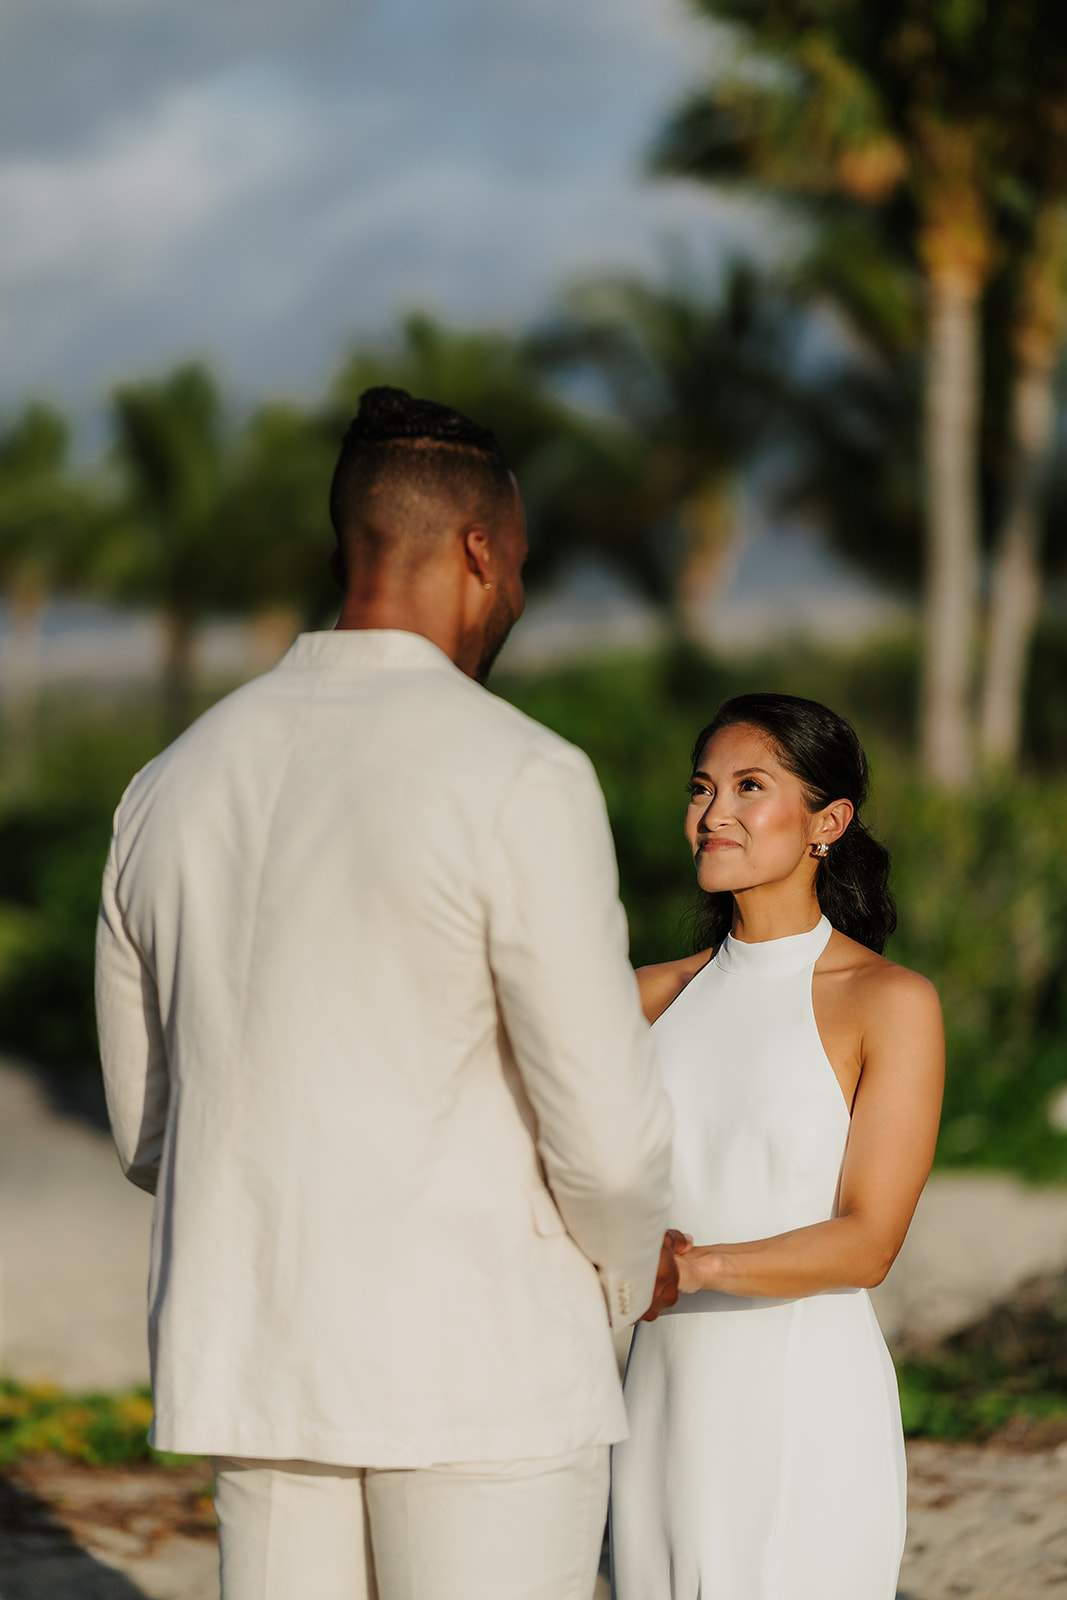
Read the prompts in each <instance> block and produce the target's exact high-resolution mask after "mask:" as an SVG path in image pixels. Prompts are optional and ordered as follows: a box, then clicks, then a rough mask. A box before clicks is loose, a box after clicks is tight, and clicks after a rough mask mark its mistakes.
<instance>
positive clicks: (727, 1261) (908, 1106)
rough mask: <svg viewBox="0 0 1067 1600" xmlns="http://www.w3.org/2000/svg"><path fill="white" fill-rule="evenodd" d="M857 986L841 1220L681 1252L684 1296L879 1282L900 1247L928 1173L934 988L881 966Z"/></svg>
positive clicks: (936, 1020) (939, 1045)
mask: <svg viewBox="0 0 1067 1600" xmlns="http://www.w3.org/2000/svg"><path fill="white" fill-rule="evenodd" d="M857 982H862V983H863V993H862V996H861V1004H862V1015H863V1018H864V1029H863V1038H862V1041H861V1055H862V1062H863V1065H862V1070H861V1073H860V1080H859V1086H858V1088H857V1090H856V1099H855V1104H854V1107H853V1112H852V1129H851V1132H850V1134H849V1140H848V1150H847V1153H846V1156H845V1164H844V1170H843V1173H842V1180H841V1196H840V1210H839V1215H838V1216H836V1217H834V1218H832V1219H831V1220H829V1221H827V1222H818V1223H815V1224H813V1225H812V1226H810V1227H806V1228H796V1229H794V1230H793V1231H792V1232H790V1233H781V1234H777V1235H775V1236H774V1237H773V1238H769V1239H754V1240H751V1241H749V1242H748V1243H745V1244H720V1245H703V1246H700V1245H698V1246H695V1247H693V1248H692V1249H690V1250H687V1251H686V1252H685V1253H684V1254H682V1255H681V1256H680V1259H679V1269H680V1286H681V1290H682V1293H683V1294H692V1293H693V1292H694V1291H696V1290H698V1289H718V1290H721V1291H722V1292H723V1293H725V1294H736V1295H755V1296H767V1297H771V1298H778V1297H781V1298H792V1297H794V1296H797V1295H806V1294H818V1293H819V1292H820V1291H821V1290H824V1289H838V1288H872V1287H874V1285H875V1284H879V1283H881V1281H882V1279H883V1278H884V1277H885V1275H886V1273H887V1272H888V1271H889V1268H890V1267H891V1266H892V1264H893V1261H894V1259H895V1257H896V1254H897V1251H898V1250H899V1249H900V1247H901V1245H902V1244H903V1242H904V1236H905V1234H906V1233H907V1231H908V1225H909V1223H910V1222H911V1218H912V1214H913V1212H914V1210H915V1206H916V1204H917V1202H918V1199H919V1195H920V1194H921V1193H922V1188H923V1184H924V1183H925V1182H926V1179H927V1177H928V1175H929V1172H930V1166H931V1163H932V1161H933V1158H934V1146H935V1144H936V1141H937V1128H938V1122H939V1119H940V1115H941V1093H942V1087H943V1083H944V1033H943V1028H942V1023H941V1007H940V1004H939V1002H938V998H937V993H936V991H935V990H934V988H933V986H932V984H930V983H928V982H927V981H926V979H925V978H921V977H920V976H919V975H918V974H917V973H914V972H908V971H907V970H906V969H905V968H903V967H895V966H893V965H891V964H890V963H888V962H886V963H885V964H884V965H883V964H881V963H879V966H878V968H877V969H876V970H875V971H873V972H867V973H865V974H864V975H863V977H862V979H857Z"/></svg>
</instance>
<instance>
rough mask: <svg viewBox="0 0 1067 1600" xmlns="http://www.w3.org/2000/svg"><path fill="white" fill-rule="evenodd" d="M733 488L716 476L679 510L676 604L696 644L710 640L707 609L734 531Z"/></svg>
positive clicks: (687, 633) (680, 619)
mask: <svg viewBox="0 0 1067 1600" xmlns="http://www.w3.org/2000/svg"><path fill="white" fill-rule="evenodd" d="M731 491H732V485H731V484H730V482H729V481H728V480H726V479H723V478H720V477H715V478H713V479H711V480H710V481H709V482H707V483H704V484H702V485H701V486H700V487H699V488H698V489H696V490H694V492H693V493H692V494H689V495H687V496H686V498H685V500H684V501H683V502H682V505H681V509H680V512H679V520H680V522H681V524H682V532H683V534H684V536H685V555H684V557H683V561H682V570H681V572H680V574H679V577H678V583H677V588H676V600H675V605H676V611H677V617H678V623H679V625H680V628H681V631H682V633H683V634H684V636H685V637H686V638H687V639H691V640H692V641H693V642H694V643H695V644H702V645H706V644H707V643H708V633H709V621H708V609H709V605H710V602H711V598H712V595H713V594H714V593H715V589H716V587H717V585H718V583H719V581H720V579H721V578H722V575H723V572H724V570H725V567H726V559H727V556H728V555H729V552H730V546H731V543H732V540H733V535H734V532H735V527H736V520H737V519H736V515H735V507H734V500H733V494H732V492H731Z"/></svg>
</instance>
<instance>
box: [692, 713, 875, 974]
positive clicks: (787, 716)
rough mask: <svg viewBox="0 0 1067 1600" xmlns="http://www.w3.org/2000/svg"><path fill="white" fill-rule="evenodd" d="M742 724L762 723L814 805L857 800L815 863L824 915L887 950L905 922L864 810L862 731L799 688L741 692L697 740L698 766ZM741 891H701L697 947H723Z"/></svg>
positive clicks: (869, 943) (866, 781)
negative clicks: (722, 735)
mask: <svg viewBox="0 0 1067 1600" xmlns="http://www.w3.org/2000/svg"><path fill="white" fill-rule="evenodd" d="M738 723H744V724H745V725H746V726H748V727H752V728H758V729H759V731H760V732H761V733H762V734H765V735H766V737H767V738H768V740H769V741H770V743H771V744H772V745H773V746H774V750H775V753H776V755H777V757H778V759H779V761H780V762H781V763H782V766H783V767H785V769H786V771H787V772H791V773H793V775H794V777H797V778H799V779H800V781H801V783H802V784H803V786H804V792H805V797H806V799H807V802H808V804H809V806H810V807H811V809H812V811H821V810H822V808H823V807H824V806H828V805H831V804H832V803H833V802H834V801H835V800H851V801H852V804H853V806H854V807H855V808H856V814H855V815H854V816H853V818H852V821H851V822H850V823H849V825H848V828H847V829H846V830H845V832H844V833H843V834H842V835H841V837H840V839H838V840H836V841H835V842H834V843H833V844H832V845H831V846H830V853H829V855H828V856H826V857H825V858H824V859H823V860H822V861H820V862H819V865H818V867H817V868H816V869H815V893H816V894H817V896H818V899H819V906H820V908H821V910H822V912H823V915H824V916H825V917H826V918H827V919H828V921H829V922H831V923H832V924H833V926H834V927H835V928H837V929H839V930H840V932H841V933H844V934H847V935H848V937H849V938H850V939H855V940H856V941H857V942H858V943H859V944H865V945H866V946H867V948H868V949H869V950H875V951H877V952H878V954H879V955H881V953H882V951H883V950H884V949H885V947H886V944H887V942H888V940H889V936H890V934H891V933H892V932H893V929H894V928H895V927H896V925H897V908H896V904H895V902H894V900H893V896H892V895H891V894H890V892H889V851H888V850H887V849H886V847H885V845H883V844H879V842H878V840H877V839H875V838H874V837H873V835H872V834H870V833H868V831H867V829H866V828H865V827H864V825H863V823H862V822H861V821H860V817H859V812H860V809H861V807H862V806H863V803H864V801H865V800H866V798H867V790H868V786H869V778H868V771H867V757H866V756H865V755H864V753H863V746H862V745H861V744H860V742H859V739H858V738H857V737H856V732H855V729H854V728H853V727H852V725H851V724H850V723H848V722H846V721H845V719H844V717H839V716H838V715H837V712H836V711H831V710H830V709H829V707H828V706H823V705H820V704H819V702H818V701H817V700H801V699H798V697H797V696H796V695H791V694H739V695H735V696H734V698H733V699H732V700H727V701H726V702H725V703H724V704H723V705H721V706H720V707H719V709H718V711H716V713H715V715H714V717H713V718H712V720H711V721H710V722H709V723H708V725H707V727H706V728H702V729H701V731H700V733H699V734H698V736H697V741H696V744H695V745H694V746H693V758H692V766H693V770H694V772H695V771H696V769H697V767H698V766H699V763H700V758H701V756H702V755H703V754H704V751H705V749H706V748H707V744H708V740H709V739H711V738H713V737H714V735H715V734H717V733H718V732H719V730H720V729H722V728H732V727H735V726H736V725H737V724H738ZM733 914H734V902H733V895H732V894H730V893H729V892H727V891H723V892H721V893H718V894H708V893H707V892H706V891H704V890H701V891H700V892H699V903H698V905H697V909H696V914H695V916H694V918H693V931H694V934H695V937H696V941H697V943H696V949H698V950H706V949H707V948H708V946H709V945H715V946H718V945H720V944H721V943H722V941H723V939H724V938H725V937H726V935H727V934H728V933H729V931H730V927H731V925H732V922H733Z"/></svg>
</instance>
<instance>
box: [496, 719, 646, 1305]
mask: <svg viewBox="0 0 1067 1600" xmlns="http://www.w3.org/2000/svg"><path fill="white" fill-rule="evenodd" d="M488 877H489V900H490V905H489V958H490V963H491V966H492V970H493V975H494V980H495V983H496V989H497V997H498V1002H499V1005H500V1009H501V1012H502V1017H503V1021H504V1025H505V1027H506V1029H507V1033H508V1037H509V1040H510V1043H511V1048H512V1050H513V1052H514V1055H515V1060H516V1063H517V1066H518V1070H519V1073H520V1075H521V1077H522V1080H523V1085H524V1087H525V1090H526V1093H527V1095H528V1097H529V1099H530V1102H531V1104H532V1106H533V1109H534V1112H535V1113H536V1116H537V1124H538V1127H537V1141H538V1151H539V1154H540V1157H541V1160H542V1162H543V1163H544V1168H545V1172H546V1175H547V1177H548V1182H549V1185H550V1187H551V1189H552V1193H553V1196H554V1198H555V1201H556V1204H557V1206H558V1207H559V1210H560V1213H561V1215H562V1217H563V1220H564V1222H565V1223H566V1225H567V1228H568V1231H569V1232H570V1234H571V1236H572V1238H573V1239H574V1240H575V1241H576V1242H577V1244H578V1245H579V1246H580V1247H581V1249H582V1250H583V1251H584V1252H585V1254H586V1255H587V1256H588V1257H589V1258H590V1260H591V1261H592V1262H593V1263H594V1264H595V1266H596V1268H597V1271H598V1272H599V1274H600V1279H601V1283H602V1285H603V1289H604V1293H605V1297H606V1299H607V1304H608V1315H609V1318H610V1321H611V1325H612V1327H614V1328H619V1327H625V1326H626V1325H627V1324H629V1323H631V1322H633V1321H634V1320H635V1319H636V1318H637V1317H639V1316H641V1314H642V1313H643V1312H644V1311H645V1309H646V1308H647V1306H648V1304H649V1302H650V1301H651V1299H652V1290H653V1285H654V1282H655V1274H656V1265H657V1262H658V1259H659V1251H660V1245H661V1243H662V1239H663V1232H664V1229H665V1227H666V1226H667V1211H668V1207H669V1205H670V1201H671V1189H670V1137H671V1127H672V1123H671V1113H670V1108H669V1104H668V1101H667V1098H666V1094H665V1092H664V1090H663V1088H662V1085H661V1082H660V1078H659V1073H658V1070H657V1067H656V1063H655V1060H654V1057H653V1052H652V1042H651V1039H650V1037H649V1032H648V1028H647V1025H646V1023H645V1020H644V1017H643V1015H642V1013H641V1006H640V1000H639V996H638V990H637V984H636V981H635V979H634V975H633V972H632V970H631V968H630V964H629V959H628V937H627V928H626V918H625V914H624V912H623V909H622V907H621V905H620V904H619V899H618V877H617V870H616V865H615V853H614V848H613V845H612V840H611V832H610V829H609V827H608V819H607V814H606V811H605V807H604V800H603V796H602V795H601V792H600V787H599V785H598V783H597V780H596V777H595V775H594V773H593V769H592V766H591V764H590V762H589V761H588V760H587V758H586V757H585V756H584V755H582V754H581V753H580V752H579V751H577V750H574V749H572V748H571V747H569V746H567V745H562V744H561V745H560V746H558V747H556V748H551V747H550V748H549V749H548V750H547V751H545V750H540V751H537V752H536V753H535V754H534V755H532V756H531V757H530V758H528V759H527V761H526V762H525V764H524V765H523V767H522V769H521V770H520V772H519V774H518V777H517V779H516V781H515V782H514V784H513V785H512V788H511V790H510V792H509V794H508V797H507V799H506V801H505V803H504V806H503V808H502V811H501V814H500V815H499V817H498V819H497V826H496V830H495V834H494V837H493V840H492V855H491V861H490V871H489V874H488Z"/></svg>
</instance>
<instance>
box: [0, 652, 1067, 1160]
mask: <svg viewBox="0 0 1067 1600" xmlns="http://www.w3.org/2000/svg"><path fill="white" fill-rule="evenodd" d="M1043 649H1044V654H1043V655H1042V656H1041V659H1040V661H1039V667H1040V669H1041V671H1042V672H1043V673H1044V674H1045V675H1046V677H1048V675H1049V674H1050V673H1052V672H1053V666H1054V664H1055V659H1058V658H1055V657H1054V653H1051V646H1050V645H1048V644H1047V643H1046V645H1045V646H1044V647H1043ZM1050 662H1052V663H1053V665H1050V664H1049V663H1050ZM914 680H915V653H914V649H913V647H912V646H911V645H910V644H909V643H908V642H907V641H906V640H905V641H902V642H899V643H891V644H888V645H880V646H878V647H877V648H876V649H871V650H868V651H865V652H861V653H860V654H858V655H853V656H851V657H845V656H833V655H829V654H826V653H822V654H820V653H818V652H816V651H813V650H803V651H802V650H792V651H789V652H782V653H780V654H778V655H776V656H768V657H765V658H761V659H760V660H749V661H744V662H730V663H723V662H718V661H714V660H711V659H709V658H707V657H705V656H703V655H700V654H698V653H696V652H693V651H691V650H687V649H684V648H679V649H674V650H669V651H664V652H662V653H660V654H658V655H654V656H649V657H644V658H640V657H633V656H629V657H624V658H622V659H620V660H617V661H610V660H607V661H598V662H593V663H590V664H587V665H582V666H574V667H570V668H566V669H562V670H558V671H553V672H549V673H544V674H542V675H540V676H538V677H536V678H525V677H524V678H518V677H516V678H512V679H510V680H502V681H501V683H500V684H499V685H497V687H498V689H499V690H500V692H502V693H504V694H506V695H507V696H508V697H509V698H510V699H512V700H513V701H514V702H515V703H516V704H517V705H519V706H520V707H521V708H522V709H523V710H525V711H527V712H529V713H530V714H531V715H532V716H534V717H536V718H538V720H540V721H542V722H544V723H546V724H547V725H548V726H550V727H553V728H555V729H557V730H558V731H559V732H560V733H561V734H563V736H564V737H566V738H568V739H570V740H572V741H573V742H574V743H576V744H578V745H580V746H582V747H583V748H584V749H586V750H587V751H588V752H589V754H590V756H591V757H592V760H593V762H594V764H595V766H596V768H597V772H598V774H599V777H600V780H601V783H602V785H603V788H604V792H605V796H606V798H607V803H608V810H609V814H610V816H611V822H612V827H613V830H614V833H615V840H616V846H617V852H618V858H619V873H620V882H621V889H622V896H623V900H624V903H625V905H626V908H627V911H628V914H629V918H630V932H631V953H632V956H633V959H634V961H635V963H636V964H638V965H641V964H644V963H646V962H651V961H662V960H666V959H668V958H670V957H672V956H675V955H678V954H680V953H682V952H683V951H684V950H685V949H687V948H688V932H687V928H686V914H687V910H688V908H689V907H690V906H691V905H692V902H693V875H692V865H691V861H690V858H689V851H688V847H687V845H686V843H685V840H684V837H683V833H682V818H683V812H684V808H685V782H686V779H687V777H688V761H689V751H690V747H691V743H692V740H693V738H694V736H695V734H696V733H697V731H698V730H699V729H700V727H701V726H702V725H703V724H704V723H705V722H706V721H707V720H708V719H709V718H710V717H711V715H712V713H713V712H714V710H715V708H716V706H717V705H718V704H719V702H720V701H721V700H722V699H723V698H725V697H726V696H727V695H729V694H734V693H738V692H741V691H744V690H751V689H780V690H784V691H786V692H789V693H798V694H806V695H810V696H812V697H814V698H818V699H822V700H825V701H826V702H827V703H829V704H831V705H834V706H835V707H836V708H837V709H839V710H841V711H843V712H844V713H845V714H846V715H849V716H851V717H852V718H853V720H854V721H855V723H856V725H857V728H858V730H859V732H860V736H861V737H862V738H863V740H864V742H865V743H866V745H867V748H868V752H869V754H870V756H871V760H872V769H873V775H874V798H873V806H872V816H873V821H874V824H875V826H876V828H877V829H878V830H879V831H880V832H881V833H882V835H883V837H885V839H886V841H887V843H888V844H889V845H890V847H891V849H892V851H893V856H894V864H895V871H894V887H895V890H896V894H897V900H898V904H899V908H900V924H899V929H898V932H897V934H896V936H895V938H894V940H893V942H892V945H891V947H890V952H889V953H890V954H891V955H892V956H893V957H894V959H896V960H899V961H901V962H903V963H904V964H906V965H908V966H913V967H915V968H916V969H917V970H918V971H920V972H924V973H926V974H927V976H929V977H930V978H931V979H933V981H934V982H935V983H936V984H937V986H938V988H939V990H940V992H941V996H942V999H943V1002H944V1007H945V1019H946V1027H947V1034H948V1047H949V1073H948V1085H947V1092H946V1099H945V1116H944V1122H943V1135H942V1140H941V1144H940V1148H939V1155H938V1159H939V1161H940V1162H942V1163H944V1164H951V1165H970V1166H976V1165H977V1166H987V1167H999V1168H1002V1169H1005V1170H1010V1171H1016V1172H1020V1173H1023V1174H1026V1175H1027V1176H1029V1177H1031V1178H1033V1179H1036V1180H1056V1181H1067V1136H1065V1135H1064V1134H1063V1133H1060V1132H1057V1131H1056V1130H1055V1129H1053V1128H1052V1127H1051V1126H1050V1124H1049V1119H1048V1114H1047V1111H1048V1103H1049V1099H1050V1096H1051V1095H1052V1094H1053V1092H1054V1091H1056V1090H1058V1089H1059V1088H1060V1086H1061V1085H1062V1084H1064V1083H1067V991H1065V984H1064V973H1065V972H1067V777H1064V776H1057V775H1054V774H1052V773H1051V772H1049V774H1048V775H1047V776H1045V777H1044V778H1037V777H1034V776H1030V777H1023V776H1020V775H1013V777H1012V778H1011V781H1010V782H1006V783H1005V784H1003V785H1002V786H1000V787H998V788H995V789H990V788H985V787H983V788H981V789H979V790H977V791H976V792H975V793H974V794H973V795H970V796H967V797H965V798H958V799H951V800H950V799H946V798H944V797H939V796H936V795H932V794H930V793H929V792H926V791H924V790H923V788H922V786H921V785H920V784H919V783H918V781H917V779H916V776H915V772H914V768H913V766H912V764H911V762H910V760H909V758H908V757H907V755H906V754H904V753H903V752H906V751H907V750H908V749H909V748H910V734H909V710H908V708H909V705H910V703H911V701H912V698H913V695H914V687H915V682H914ZM1042 681H1044V679H1043V680H1042ZM1049 716H1051V713H1049ZM1043 726H1045V728H1046V744H1045V746H1044V747H1043V748H1044V750H1045V754H1046V755H1047V757H1048V761H1049V765H1050V766H1051V765H1052V752H1053V750H1054V747H1055V739H1054V732H1055V728H1054V724H1053V723H1052V722H1050V721H1046V724H1044V725H1043ZM158 743H159V727H158V719H157V718H156V716H155V714H154V712H153V710H152V707H151V706H150V705H148V704H140V703H136V702H135V703H133V704H131V705H126V706H123V707H121V708H119V709H118V710H115V711H112V712H109V713H107V712H104V711H102V710H100V709H99V708H98V709H97V710H95V711H93V710H92V709H91V708H90V707H89V706H87V705H80V706H75V707H74V708H73V709H72V710H71V709H68V710H64V709H63V707H62V706H60V707H58V708H53V710H52V711H51V712H50V714H49V718H48V719H47V720H46V723H45V725H44V726H43V727H42V730H41V733H40V736H39V740H38V758H37V761H36V766H35V770H34V773H33V778H32V782H31V783H30V784H28V785H26V786H24V787H23V788H22V789H21V790H20V791H19V792H18V793H17V794H14V793H9V794H7V795H6V796H5V795H4V794H3V792H2V791H0V1048H3V1047H6V1048H8V1049H14V1050H18V1051H20V1052H21V1053H23V1054H25V1055H26V1056H28V1057H30V1058H31V1059H36V1060H39V1061H42V1062H46V1063H49V1064H53V1065H56V1066H59V1067H63V1068H66V1069H68V1070H79V1069H80V1070H85V1069H86V1066H87V1065H88V1066H89V1067H90V1068H91V1069H92V1070H96V1069H95V1066H94V1065H93V1064H94V1063H95V1041H94V1031H93V1019H92V1002H91V993H92V987H91V985H92V955H93V930H94V925H95V918H96V905H97V895H98V892H99V880H100V871H101V867H102V864H103V860H104V855H105V852H106V849H107V841H108V836H109V833H110V822H111V813H112V810H113V808H114V806H115V804H116V803H117V801H118V798H119V796H120V794H121V792H122V790H123V788H124V787H125V784H126V783H127V781H128V780H129V778H130V776H131V775H132V773H133V772H134V771H135V770H136V769H137V768H138V767H139V766H141V765H142V764H143V763H144V761H146V760H147V759H148V758H149V757H150V756H151V755H152V754H153V753H154V752H155V750H156V749H157V748H158Z"/></svg>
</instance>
